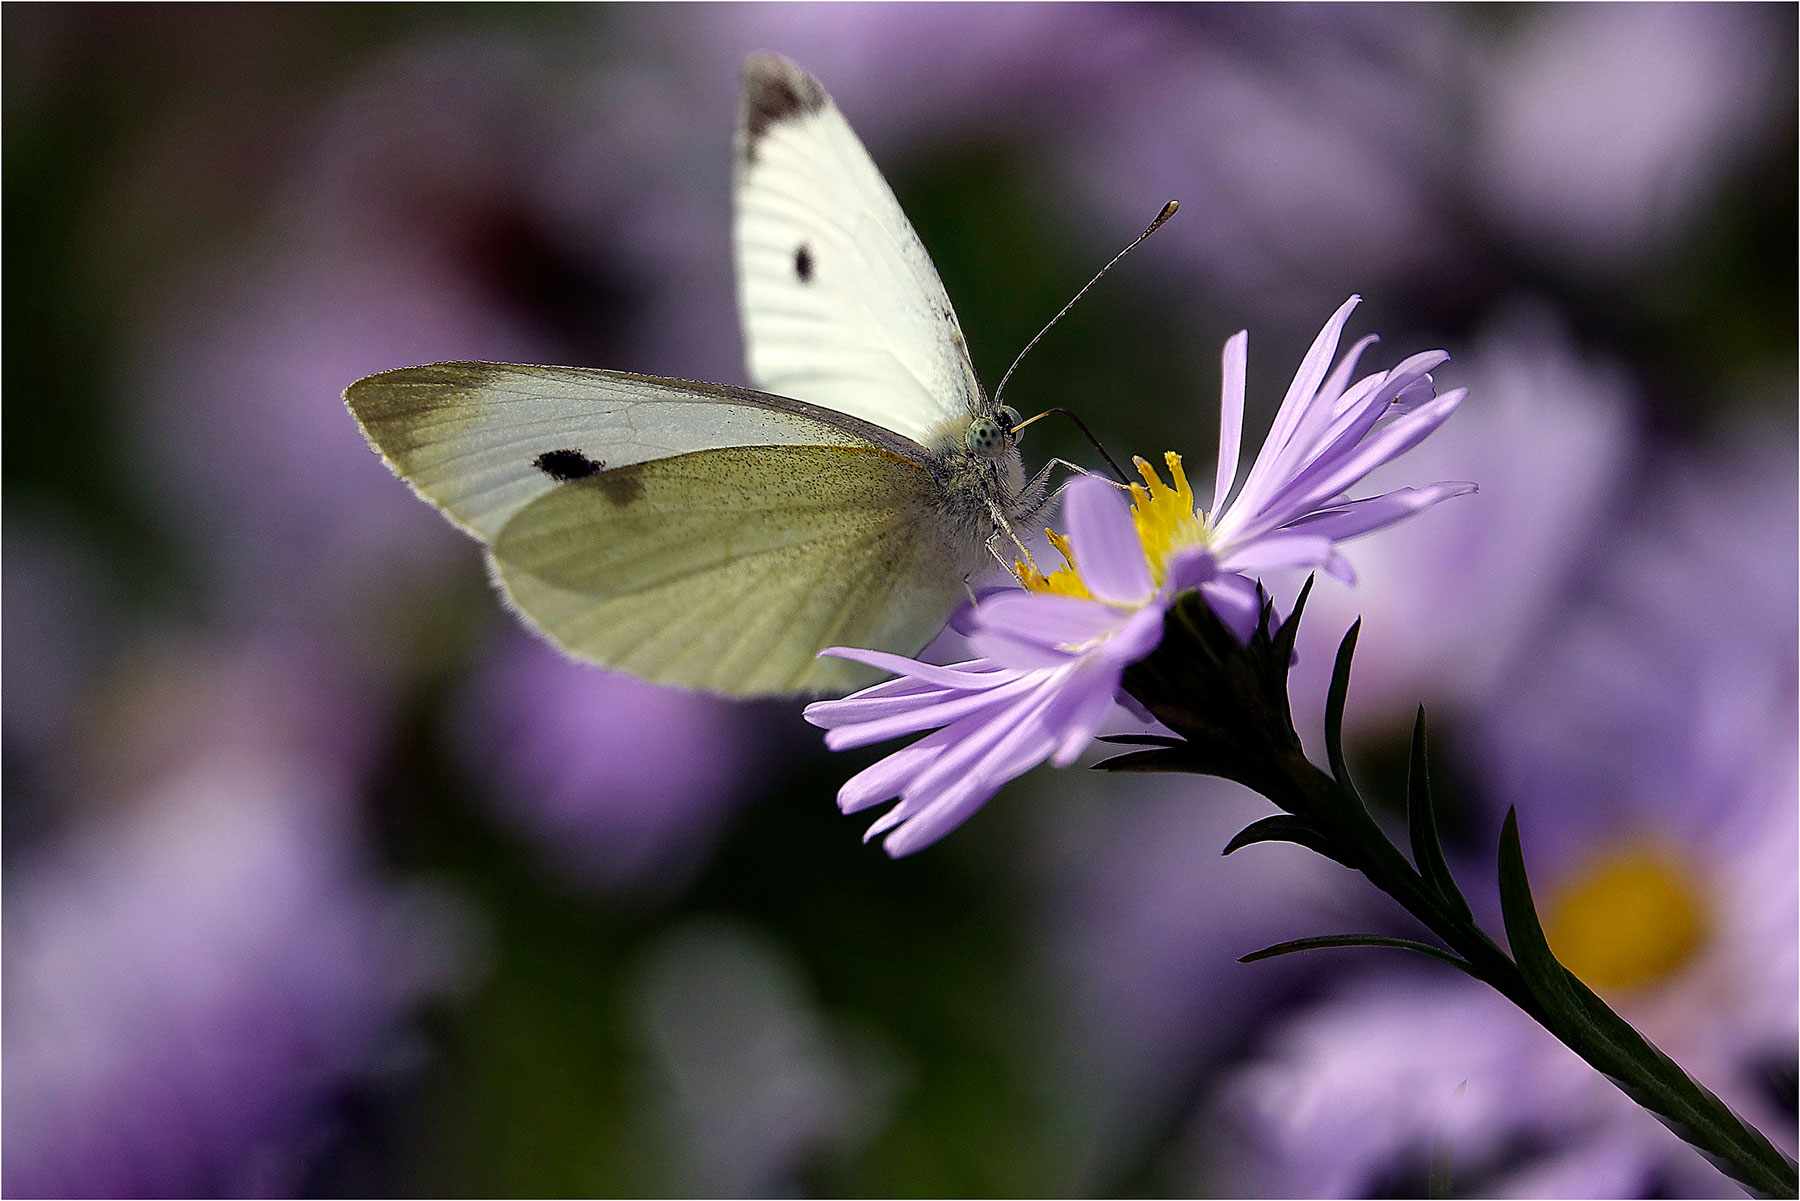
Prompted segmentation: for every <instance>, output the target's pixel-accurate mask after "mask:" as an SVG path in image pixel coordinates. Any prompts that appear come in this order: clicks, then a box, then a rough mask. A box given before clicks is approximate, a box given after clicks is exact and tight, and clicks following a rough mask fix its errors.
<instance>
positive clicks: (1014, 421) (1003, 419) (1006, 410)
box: [1000, 405, 1024, 434]
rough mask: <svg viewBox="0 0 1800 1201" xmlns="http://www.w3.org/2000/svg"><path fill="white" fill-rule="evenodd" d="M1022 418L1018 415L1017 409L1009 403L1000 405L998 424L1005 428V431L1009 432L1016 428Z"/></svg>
mask: <svg viewBox="0 0 1800 1201" xmlns="http://www.w3.org/2000/svg"><path fill="white" fill-rule="evenodd" d="M1023 420H1024V418H1022V417H1020V416H1019V410H1017V409H1015V408H1013V407H1012V406H1011V405H1001V406H1000V424H1001V425H1002V426H1003V427H1004V428H1005V429H1006V432H1007V433H1009V434H1010V433H1012V432H1013V430H1015V429H1017V428H1018V426H1019V422H1021V421H1023Z"/></svg>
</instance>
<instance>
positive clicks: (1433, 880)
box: [1406, 705, 1474, 921]
mask: <svg viewBox="0 0 1800 1201" xmlns="http://www.w3.org/2000/svg"><path fill="white" fill-rule="evenodd" d="M1406 824H1407V826H1408V828H1409V830H1410V832H1411V834H1412V853H1413V864H1414V865H1415V866H1416V867H1417V868H1418V869H1419V874H1420V875H1421V876H1423V877H1424V878H1425V883H1427V884H1429V885H1430V886H1431V887H1432V888H1433V889H1434V890H1435V891H1436V892H1437V894H1438V895H1439V896H1440V897H1442V898H1443V899H1444V903H1445V904H1447V905H1449V906H1450V908H1451V910H1452V911H1454V912H1455V914H1456V916H1457V917H1459V918H1461V919H1462V920H1463V921H1472V920H1473V918H1474V915H1473V914H1472V913H1470V911H1469V902H1468V901H1467V900H1466V899H1465V898H1464V897H1463V894H1462V890H1461V889H1460V888H1458V887H1457V886H1456V880H1455V878H1454V877H1452V876H1451V874H1450V865H1449V864H1448V863H1446V862H1445V861H1444V848H1443V844H1442V843H1440V842H1439V841H1438V832H1437V815H1436V813H1434V812H1433V810H1432V804H1431V778H1430V773H1429V770H1428V768H1427V765H1426V756H1425V706H1423V705H1420V706H1419V715H1418V717H1417V718H1416V719H1414V721H1413V737H1412V762H1411V764H1410V765H1409V766H1408V768H1407V773H1406Z"/></svg>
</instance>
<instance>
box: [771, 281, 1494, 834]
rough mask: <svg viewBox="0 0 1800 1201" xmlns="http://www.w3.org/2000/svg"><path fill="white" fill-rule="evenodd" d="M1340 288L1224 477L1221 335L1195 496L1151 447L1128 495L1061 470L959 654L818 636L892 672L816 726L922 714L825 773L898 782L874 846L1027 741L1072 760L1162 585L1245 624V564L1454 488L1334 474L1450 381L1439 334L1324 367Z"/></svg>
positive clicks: (1159, 606)
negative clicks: (1200, 499)
mask: <svg viewBox="0 0 1800 1201" xmlns="http://www.w3.org/2000/svg"><path fill="white" fill-rule="evenodd" d="M1358 300H1359V298H1358V297H1355V296H1352V297H1351V298H1350V299H1349V300H1347V301H1346V302H1344V304H1343V305H1342V306H1340V307H1339V309H1338V311H1337V312H1336V313H1335V314H1333V315H1332V318H1331V320H1330V321H1328V322H1327V323H1326V325H1325V328H1324V329H1323V330H1321V331H1320V332H1319V336H1318V338H1317V339H1316V340H1315V341H1314V342H1313V345H1312V348H1311V349H1310V350H1309V351H1308V352H1307V354H1306V357H1305V359H1304V360H1303V361H1302V362H1301V364H1300V369H1299V371H1298V372H1297V373H1296V374H1295V376H1294V380H1293V383H1292V384H1291V385H1290V386H1289V388H1288V392H1287V396H1286V398H1285V399H1284V400H1283V402H1282V405H1281V408H1280V410H1279V411H1278V412H1277V413H1276V416H1275V422H1274V425H1273V427H1272V428H1271V429H1270V432H1269V436H1268V438H1267V439H1266V440H1265V442H1264V443H1263V446H1262V449H1261V451H1260V452H1259V453H1258V454H1257V456H1256V461H1255V463H1253V464H1252V466H1251V467H1250V470H1249V472H1248V473H1247V474H1246V475H1245V477H1244V482H1243V486H1242V488H1241V489H1239V490H1238V492H1237V494H1236V495H1235V496H1232V487H1233V485H1234V483H1235V482H1236V477H1237V458H1238V448H1239V444H1240V441H1241V438H1242V426H1243V416H1244V372H1245V351H1246V346H1247V344H1248V335H1247V334H1245V333H1243V332H1240V333H1238V334H1236V335H1234V336H1233V337H1232V338H1231V339H1230V341H1228V342H1227V343H1226V344H1225V352H1224V384H1223V391H1222V401H1221V412H1220V433H1219V473H1218V478H1217V482H1216V484H1215V487H1214V489H1213V505H1212V509H1211V511H1210V513H1207V512H1202V511H1201V510H1200V508H1199V507H1198V506H1197V504H1196V502H1195V499H1194V493H1193V490H1192V488H1191V487H1189V485H1188V481H1187V476H1186V474H1185V473H1184V472H1183V470H1182V466H1181V458H1180V456H1179V455H1176V454H1173V453H1170V454H1169V455H1167V456H1166V457H1165V461H1166V463H1167V467H1168V470H1169V473H1170V477H1171V479H1172V481H1173V483H1172V485H1169V484H1164V483H1163V481H1162V480H1161V478H1160V477H1159V476H1158V475H1157V473H1156V471H1155V469H1154V468H1152V467H1151V466H1150V465H1149V464H1148V463H1146V462H1144V461H1143V460H1142V459H1139V460H1137V465H1138V470H1139V471H1140V472H1141V473H1142V474H1143V477H1144V483H1143V484H1141V485H1140V484H1133V485H1131V486H1130V494H1131V497H1132V500H1133V502H1134V503H1133V504H1132V506H1131V508H1130V510H1129V512H1128V511H1127V509H1126V507H1125V504H1124V502H1123V498H1122V497H1120V496H1119V495H1118V492H1117V490H1116V489H1115V487H1114V486H1113V485H1110V484H1108V483H1106V482H1105V481H1102V480H1100V479H1098V478H1096V477H1086V478H1081V479H1077V480H1075V481H1074V482H1073V483H1072V484H1071V485H1070V486H1069V489H1068V491H1067V494H1066V496H1065V498H1064V509H1063V512H1064V518H1065V520H1066V522H1067V524H1068V527H1069V534H1068V537H1067V538H1062V537H1059V536H1057V535H1056V534H1054V533H1052V535H1051V539H1052V542H1053V543H1054V544H1055V545H1056V547H1057V549H1058V550H1059V551H1060V552H1061V553H1062V554H1063V557H1064V558H1065V559H1066V560H1067V562H1068V565H1067V566H1066V567H1064V568H1061V569H1059V570H1057V571H1055V572H1053V573H1051V574H1048V575H1046V574H1045V573H1043V572H1042V571H1040V570H1039V569H1038V568H1037V566H1036V565H1035V564H1034V563H1032V562H1029V561H1022V562H1020V563H1019V564H1018V565H1017V569H1016V575H1017V578H1018V582H1019V583H1020V584H1021V585H1022V589H1021V590H1013V589H1003V590H1001V591H999V592H998V593H995V594H990V595H989V596H987V597H986V598H984V599H981V600H979V601H978V602H977V603H976V604H975V605H974V606H973V608H972V609H971V610H970V612H969V614H968V618H967V631H966V632H967V633H968V636H969V645H970V648H971V649H972V650H973V651H974V652H975V653H976V655H977V656H978V657H977V658H975V659H971V660H968V661H965V662H962V663H958V664H954V665H951V666H948V667H943V666H935V665H932V664H928V663H921V662H919V661H917V660H915V659H908V658H906V657H904V656H900V655H893V654H886V653H882V652H876V651H865V650H856V649H851V648H845V647H833V648H831V649H829V650H827V651H825V652H823V653H825V654H829V655H836V656H839V657H841V658H846V659H853V660H855V661H857V662H859V663H866V664H868V665H869V666H871V667H877V668H881V669H883V670H886V671H892V672H894V673H895V674H896V676H897V677H898V678H897V679H894V680H890V681H888V682H886V683H882V684H877V685H875V686H874V687H872V688H868V689H865V690H863V691H862V692H859V693H856V694H855V695H853V696H850V697H846V698H845V699H843V700H839V701H822V702H818V703H816V704H813V705H809V706H808V707H807V709H806V717H807V720H808V721H811V722H812V723H813V724H815V725H818V726H822V727H824V728H825V729H826V730H828V731H829V733H828V734H827V735H826V738H825V741H826V745H827V746H829V747H831V748H832V749H833V750H842V749H846V748H849V747H858V746H867V745H870V744H872V743H876V742H882V741H885V740H887V739H889V738H895V737H898V736H900V735H903V734H916V733H920V732H922V731H926V730H933V731H935V732H934V733H931V734H928V735H927V736H926V737H925V738H923V739H921V740H919V741H918V742H916V743H914V744H913V745H911V746H909V747H906V748H904V749H902V750H900V751H897V752H895V753H894V754H892V755H890V756H888V757H887V758H886V759H883V760H881V761H880V762H879V763H877V764H875V765H874V766H873V767H870V768H868V769H867V770H865V771H862V772H859V773H858V774H857V775H855V776H853V777H851V779H850V780H849V781H848V782H846V783H845V785H844V787H843V789H842V790H841V791H840V792H839V794H838V803H839V805H840V807H841V808H842V809H843V810H844V812H846V813H855V812H858V811H860V810H863V809H867V808H869V807H870V806H872V805H877V804H880V803H881V802H882V801H885V800H888V799H890V798H893V797H896V796H898V797H899V798H900V803H899V804H898V805H896V806H894V807H893V808H892V809H890V810H889V811H888V812H887V813H886V814H884V815H883V816H882V817H881V818H880V820H878V821H877V822H876V823H875V825H874V826H873V827H871V828H870V830H869V834H868V837H871V838H873V837H874V836H875V835H877V834H880V833H883V832H885V831H888V830H892V831H894V832H893V833H892V834H890V835H889V836H888V838H887V841H886V842H885V844H884V845H885V846H886V848H887V851H888V853H889V854H891V855H905V854H909V853H911V852H913V851H916V850H918V849H919V848H921V847H924V846H926V845H928V844H930V843H932V842H934V841H936V840H937V839H938V838H941V837H942V836H943V835H944V834H946V833H948V832H949V831H950V830H952V829H954V828H955V827H956V826H958V825H960V824H961V823H962V822H963V821H964V820H965V819H966V818H967V817H968V816H969V815H970V814H971V813H973V812H974V811H975V810H976V809H978V808H980V807H981V805H982V804H983V803H985V802H986V801H987V799H988V798H989V797H991V796H993V794H994V793H995V792H996V791H997V790H998V789H999V788H1000V786H1001V785H1002V784H1004V783H1005V782H1006V781H1008V780H1010V779H1012V778H1013V777H1014V776H1017V775H1021V774H1023V773H1024V772H1025V771H1027V770H1029V769H1030V768H1032V767H1035V766H1037V765H1038V764H1039V763H1042V762H1043V761H1044V760H1045V759H1050V760H1051V761H1052V762H1054V763H1055V764H1056V765H1057V766H1059V767H1062V766H1067V765H1068V764H1070V763H1073V762H1074V761H1075V759H1076V758H1077V757H1078V756H1079V755H1080V754H1081V752H1082V750H1083V748H1085V747H1086V746H1087V744H1088V742H1089V741H1091V740H1092V738H1093V737H1094V734H1095V733H1096V731H1097V730H1098V729H1099V728H1100V725H1101V723H1102V722H1103V721H1104V720H1105V719H1106V717H1107V714H1108V713H1109V712H1110V711H1111V709H1112V707H1113V702H1114V700H1115V699H1116V698H1117V696H1118V694H1119V684H1120V680H1121V678H1122V677H1123V675H1124V672H1125V668H1126V667H1127V666H1129V665H1130V664H1131V663H1133V662H1135V661H1137V660H1138V659H1141V658H1143V657H1144V656H1145V655H1147V654H1149V653H1150V652H1151V651H1152V650H1154V649H1155V648H1156V646H1157V644H1158V643H1159V642H1160V641H1161V639H1162V623H1163V616H1164V614H1165V613H1166V612H1167V610H1168V607H1169V605H1170V603H1171V602H1172V601H1173V600H1174V599H1175V597H1176V596H1178V595H1179V594H1180V593H1182V592H1184V591H1186V590H1188V589H1190V588H1197V589H1199V591H1200V593H1201V595H1202V596H1204V597H1205V598H1206V600H1207V602H1208V603H1209V604H1211V605H1212V606H1213V608H1214V610H1215V611H1216V612H1218V614H1219V616H1220V618H1221V619H1222V620H1223V621H1224V622H1225V623H1226V624H1227V625H1228V626H1230V627H1231V628H1232V629H1233V630H1235V631H1236V632H1237V633H1238V634H1239V636H1241V637H1245V638H1247V637H1248V636H1249V634H1250V632H1251V630H1253V629H1254V628H1255V625H1256V620H1257V616H1258V613H1259V611H1260V607H1261V597H1260V594H1259V592H1258V585H1257V582H1256V577H1257V576H1258V575H1259V574H1260V573H1262V572H1264V571H1268V570H1271V569H1276V568H1288V567H1301V568H1310V567H1323V568H1324V569H1326V570H1327V571H1330V572H1332V573H1333V574H1336V575H1338V576H1340V577H1342V578H1346V579H1348V578H1352V573H1351V571H1350V567H1349V564H1348V562H1347V561H1346V560H1345V559H1344V558H1343V556H1342V555H1341V554H1340V553H1339V552H1338V550H1337V546H1336V544H1337V543H1338V542H1339V541H1342V540H1344V539H1347V538H1353V537H1356V536H1358V535H1360V534H1366V533H1369V532H1370V531H1372V530H1377V529H1380V528H1382V527H1383V526H1387V525H1391V524H1393V523H1394V522H1396V521H1399V520H1401V519H1403V518H1405V517H1408V516H1410V515H1411V514H1413V513H1416V512H1418V511H1419V510H1421V509H1423V508H1426V507H1427V506H1429V505H1433V504H1436V503H1437V502H1438V501H1440V500H1444V499H1447V498H1449V497H1451V496H1456V495H1460V494H1462V493H1465V492H1470V491H1473V490H1474V485H1473V484H1452V483H1439V484H1433V485H1431V486H1429V487H1427V488H1396V489H1394V490H1392V491H1389V492H1384V493H1381V494H1379V495H1376V496H1372V497H1366V498H1363V499H1360V500H1352V499H1350V497H1349V495H1348V491H1347V490H1348V489H1349V488H1351V487H1353V486H1355V485H1356V484H1357V483H1358V482H1359V481H1360V480H1361V479H1362V478H1363V477H1364V476H1366V475H1368V474H1369V473H1370V472H1371V471H1373V470H1375V469H1376V468H1377V467H1379V466H1381V465H1383V464H1384V463H1387V462H1390V461H1391V460H1393V459H1394V458H1396V457H1397V456H1399V455H1401V454H1404V453H1405V452H1406V451H1407V450H1409V449H1411V448H1412V447H1413V446H1415V445H1417V444H1418V443H1419V441H1420V440H1421V439H1423V438H1424V437H1425V436H1426V435H1427V434H1429V433H1430V432H1431V431H1432V430H1434V429H1436V428H1437V427H1438V426H1439V425H1440V424H1442V423H1443V421H1444V419H1445V418H1447V417H1448V416H1449V415H1450V413H1451V412H1452V411H1454V410H1455V408H1456V406H1457V405H1458V404H1459V403H1461V401H1462V398H1463V395H1464V393H1463V391H1462V390H1461V389H1458V390H1456V391H1454V392H1449V393H1446V394H1445V395H1443V396H1437V395H1436V394H1435V392H1434V389H1433V385H1432V379H1431V374H1430V372H1431V370H1432V368H1434V367H1436V366H1438V365H1439V364H1441V363H1443V362H1444V361H1445V360H1446V359H1447V358H1448V357H1449V356H1448V355H1446V354H1445V353H1444V352H1442V351H1429V352H1426V353H1424V354H1417V355H1414V356H1412V357H1411V358H1409V359H1407V360H1406V361H1405V362H1403V363H1401V364H1400V365H1399V366H1398V367H1395V368H1393V369H1392V370H1390V371H1385V372H1376V373H1374V374H1371V375H1367V376H1364V377H1363V378H1361V379H1359V380H1357V381H1356V382H1355V383H1351V382H1350V378H1351V375H1352V374H1353V373H1354V371H1355V370H1356V364H1357V362H1358V360H1359V359H1360V357H1361V355H1362V352H1363V351H1364V350H1366V349H1367V348H1368V346H1369V344H1370V343H1372V342H1373V341H1374V338H1373V337H1368V338H1364V339H1363V340H1362V341H1360V342H1358V343H1357V344H1356V345H1355V346H1354V347H1352V348H1351V349H1350V351H1349V352H1348V353H1347V354H1345V355H1344V356H1343V358H1342V359H1341V360H1339V361H1338V362H1337V365H1336V366H1335V367H1333V366H1332V360H1333V359H1334V357H1335V356H1336V354H1337V347H1338V340H1339V337H1340V336H1341V334H1342V332H1343V327H1344V323H1345V321H1347V320H1348V319H1349V316H1350V313H1351V310H1353V309H1354V308H1355V307H1356V305H1357V302H1358Z"/></svg>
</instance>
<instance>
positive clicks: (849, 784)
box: [838, 730, 948, 813]
mask: <svg viewBox="0 0 1800 1201" xmlns="http://www.w3.org/2000/svg"><path fill="white" fill-rule="evenodd" d="M947 741H948V739H947V738H946V737H945V732H944V731H942V730H939V731H938V732H937V733H935V734H932V735H929V736H928V737H925V738H921V739H919V741H917V742H915V743H912V744H910V745H908V746H903V747H901V748H900V749H899V750H897V751H895V752H894V753H893V754H891V755H888V756H886V757H884V758H882V759H879V760H877V761H876V762H874V763H872V764H870V765H869V766H868V767H865V768H863V769H862V770H861V771H859V772H857V773H856V774H855V775H854V776H851V777H850V778H849V779H848V780H845V781H844V784H843V787H841V788H839V789H838V809H839V810H840V811H842V812H844V813H860V812H862V811H863V810H864V809H867V808H869V807H870V806H871V805H879V804H881V802H883V801H886V800H889V799H891V798H893V797H896V796H899V795H900V794H901V793H903V792H905V791H906V789H907V787H908V785H910V784H911V783H912V781H913V779H914V777H916V776H917V775H918V774H919V773H920V772H922V771H924V770H925V769H926V768H927V767H929V766H931V765H932V764H933V763H935V762H937V759H938V757H939V756H940V755H942V754H943V753H944V744H945V743H946V742H947Z"/></svg>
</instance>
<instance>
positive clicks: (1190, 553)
mask: <svg viewBox="0 0 1800 1201" xmlns="http://www.w3.org/2000/svg"><path fill="white" fill-rule="evenodd" d="M1218 574H1219V560H1218V557H1217V556H1216V555H1214V554H1213V551H1212V548H1211V547H1209V546H1190V547H1187V548H1185V549H1183V550H1179V551H1176V552H1175V553H1174V554H1173V555H1171V556H1170V557H1169V560H1168V562H1166V563H1164V564H1163V587H1164V589H1166V590H1167V592H1168V594H1169V595H1170V596H1179V595H1180V594H1181V593H1183V592H1186V591H1187V590H1188V589H1190V588H1198V587H1199V586H1200V585H1201V584H1203V583H1205V582H1206V581H1207V580H1210V579H1212V578H1213V577H1214V576H1215V575H1218Z"/></svg>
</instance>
